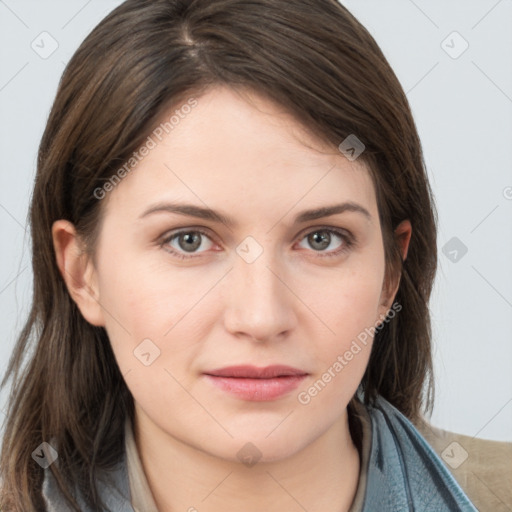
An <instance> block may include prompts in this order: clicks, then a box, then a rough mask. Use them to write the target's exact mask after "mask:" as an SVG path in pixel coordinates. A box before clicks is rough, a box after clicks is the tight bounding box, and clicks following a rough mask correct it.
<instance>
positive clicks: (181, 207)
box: [139, 201, 372, 226]
mask: <svg viewBox="0 0 512 512" xmlns="http://www.w3.org/2000/svg"><path fill="white" fill-rule="evenodd" d="M161 212H167V213H178V214H181V215H187V216H190V217H197V218H199V219H204V220H211V221H214V222H220V223H222V224H225V225H226V226H237V225H238V223H237V222H236V221H235V220H234V219H233V218H231V217H229V216H228V215H225V214H222V213H221V212H218V211H215V210H212V209H210V208H203V207H201V206H196V205H193V204H183V203H157V204H155V205H153V206H151V207H149V208H148V209H147V210H145V211H144V213H142V215H140V216H139V219H142V218H144V217H147V216H149V215H151V214H153V213H161ZM344 212H356V213H360V214H362V215H364V216H365V217H366V218H367V219H368V220H372V216H371V214H370V212H369V211H368V210H367V209H366V208H364V207H363V206H361V205H360V204H357V203H353V202H350V201H349V202H345V203H341V204H335V205H331V206H322V207H320V208H314V209H312V210H305V211H303V212H301V213H300V214H299V215H297V216H296V217H295V220H294V224H300V223H304V222H308V221H310V220H316V219H321V218H324V217H329V216H331V215H336V214H339V213H344Z"/></svg>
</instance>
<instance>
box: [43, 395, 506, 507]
mask: <svg viewBox="0 0 512 512" xmlns="http://www.w3.org/2000/svg"><path fill="white" fill-rule="evenodd" d="M357 414H358V415H359V416H360V418H361V422H362V429H363V446H362V451H361V453H360V457H361V466H360V468H361V469H360V477H359V483H358V488H357V491H356V495H355V497H354V501H353V504H352V507H351V509H350V512H377V511H378V512H401V511H412V510H414V511H415V512H445V511H446V512H448V511H449V512H454V511H459V512H478V511H477V509H476V508H475V507H474V506H473V505H472V504H471V502H470V500H469V498H468V497H467V496H466V494H465V493H464V492H463V491H462V489H461V487H460V486H459V484H458V483H457V481H456V480H455V478H454V477H453V476H452V474H451V473H450V471H449V470H448V469H447V466H446V465H445V464H444V463H443V462H442V460H441V458H440V457H439V456H438V455H437V454H436V452H435V451H434V449H433V448H432V447H431V446H429V444H427V441H426V440H425V439H424V437H423V436H422V435H421V434H420V432H419V430H418V429H417V428H416V427H414V425H413V424H412V423H411V422H410V421H409V420H408V419H407V418H406V417H405V416H404V415H403V414H402V413H400V412H399V411H398V410H397V409H396V408H395V407H393V406H392V405H391V404H390V403H389V402H387V401H386V400H385V399H384V398H382V397H378V399H377V400H376V402H375V404H374V405H373V406H369V407H366V406H363V404H362V403H361V402H358V403H357ZM125 444H126V452H125V456H124V457H123V459H122V460H121V461H120V462H119V464H118V466H117V467H116V468H115V469H114V470H113V471H111V472H108V473H107V472H103V473H101V474H100V475H98V481H99V482H100V483H99V486H100V489H99V492H100V495H101V496H102V497H103V499H104V500H105V503H106V504H107V505H108V506H109V507H110V508H111V510H112V511H115V512H154V511H156V512H158V510H157V508H156V505H155V503H154V501H153V497H152V495H151V491H150V489H149V486H148V483H147V480H146V477H145V475H144V472H143V468H142V464H141V461H140V458H139V456H138V452H137V448H136V445H135V441H134V437H133V431H132V426H131V423H130V422H129V421H128V420H127V423H126V437H125ZM504 444H507V443H504ZM57 463H58V460H57V461H56V462H55V464H57ZM43 497H44V500H45V503H46V505H47V511H48V512H68V511H69V510H70V509H69V508H68V507H67V506H66V504H65V502H64V499H63V498H62V497H61V496H60V492H59V490H58V488H57V486H56V482H55V480H54V478H53V475H52V473H51V471H50V469H46V470H45V478H44V481H43ZM79 502H80V504H81V508H82V510H83V511H84V512H98V511H92V510H91V509H90V508H87V507H86V506H85V505H84V502H83V500H81V498H80V497H79ZM132 503H133V505H132Z"/></svg>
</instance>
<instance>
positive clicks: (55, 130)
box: [0, 0, 437, 512]
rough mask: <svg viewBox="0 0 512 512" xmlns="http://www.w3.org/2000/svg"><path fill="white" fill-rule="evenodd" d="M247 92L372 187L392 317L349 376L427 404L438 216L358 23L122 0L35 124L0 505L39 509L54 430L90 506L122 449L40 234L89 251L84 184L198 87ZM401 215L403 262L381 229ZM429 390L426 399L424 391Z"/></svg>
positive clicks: (107, 374)
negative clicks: (28, 281)
mask: <svg viewBox="0 0 512 512" xmlns="http://www.w3.org/2000/svg"><path fill="white" fill-rule="evenodd" d="M215 85H228V86H230V87H233V88H240V89H244V88H246V89H248V90H254V91H257V92H258V93H260V94H263V95H265V96H266V97H268V98H269V99H271V100H274V101H275V102H277V103H278V104H280V105H282V106H283V107H284V108H285V109H287V111H289V112H290V113H291V114H292V115H294V116H295V117H296V119H297V120H299V121H300V122H301V123H302V124H303V125H304V127H306V128H307V129H308V130H309V131H310V132H311V133H314V134H316V135H318V136H319V137H321V138H322V139H323V140H324V141H326V142H327V143H329V144H332V145H333V147H337V146H338V145H339V144H340V142H341V141H343V140H344V139H345V138H346V137H347V136H348V135H350V134H356V136H357V137H358V138H359V139H360V140H361V141H362V142H363V143H364V144H365V146H366V150H365V151H364V153H363V154H362V155H361V156H360V159H361V160H362V161H363V162H365V163H366V164H367V166H368V168H369V170H370V172H371V174H372V178H373V180H374V185H375V188H376V193H377V200H378V207H379V213H380V220H381V225H382V231H383V241H384V248H385V257H386V272H387V275H388V277H389V276H392V275H395V276H396V275H400V276H401V279H400V287H399V290H398V293H397V295H396V297H395V300H396V301H398V302H399V303H400V305H401V306H402V310H401V311H400V313H399V314H397V315H396V316H395V318H393V319H392V320H390V321H389V322H386V323H385V324H383V328H382V329H381V330H379V331H378V332H377V333H376V335H375V340H374V346H373V350H372V353H371V357H370V361H369V365H368V367H367V370H366V373H365V375H364V377H363V380H362V382H361V389H363V390H364V395H365V402H366V403H371V402H372V400H373V399H374V398H375V396H376V395H382V396H383V397H384V398H386V399H387V400H388V401H389V402H391V403H392V404H393V405H394V406H396V407H397V408H398V409H399V410H400V411H402V412H403V413H404V414H405V415H406V416H408V417H409V418H410V419H412V420H413V421H416V420H417V419H418V418H419V417H420V414H421V410H422V408H423V409H424V410H425V411H427V410H430V409H431V403H432V397H433V385H432V378H431V373H432V362H431V328H430V317H429V310H428V300H429V297H430V293H431V288H432V283H433V279H434V276H435V271H436V263H437V259H436V258H437V250H436V215H435V207H434V204H433V199H432V194H431V190H430V186H429V183H428V180H427V176H426V172H425V165H424V161H423V156H422V149H421V145H420V141H419V138H418V134H417V131H416V127H415V124H414V121H413V117H412V114H411V111H410V108H409V104H408V101H407V98H406V96H405V94H404V92H403V90H402V88H401V86H400V83H399V82H398V79H397V78H396V76H395V74H394V73H393V71H392V69H391V67H390V66H389V64H388V62H387V61H386V59H385V57H384V55H383V54H382V52H381V50H380V49H379V47H378V45H377V44H376V42H375V41H374V39H373V38H372V36H371V35H370V34H369V33H368V32H367V30H366V29H365V28H364V27H363V26H362V25H361V24H360V23H359V22H358V21H357V20H356V19H355V18H354V17H353V16H352V15H351V14H350V13H349V12H348V11H347V9H345V8H344V7H343V6H341V5H339V4H338V3H337V2H336V1H335V0H296V1H294V2H289V1H287V0H151V1H149V0H128V1H126V2H124V3H123V4H121V5H120V6H119V7H118V8H116V9H115V10H114V11H112V12H111V13H110V14H109V15H108V16H107V17H106V18H105V19H104V20H103V21H102V22H101V23H100V24H99V25H98V26H97V27H96V28H95V29H94V30H93V31H92V33H91V34H90V35H89V36H88V37H87V38H86V39H85V41H84V42H83V43H82V45H81V46H80V48H79V49H78V50H77V51H76V53H75V54H74V56H73V58H72V59H71V61H70V62H69V64H68V65H67V67H66V70H65V71H64V74H63V76H62V79H61V81H60V84H59V88H58V91H57V95H56V99H55V102H54V104H53V108H52V110H51V114H50V117H49V119H48V123H47V126H46V130H45V132H44V135H43V138H42V141H41V145H40V149H39V156H38V164H37V177H36V182H35V187H34V192H33V198H32V203H31V209H30V220H31V233H32V263H33V273H34V289H33V304H32V309H31V312H30V316H29V318H28V320H27V322H26V325H25V327H24V329H23V331H22V332H21V335H20V337H19V339H18V341H17V345H16V347H15V350H14V352H13V355H12V357H11V360H10V362H9V366H8V370H7V373H6V375H5V377H4V379H3V382H2V386H5V385H6V383H7V382H8V380H9V379H12V381H13V383H12V389H11V396H10V403H9V410H8V419H7V422H6V426H5V434H4V439H3V448H2V454H1V460H0V470H1V473H2V477H3V481H4V492H3V494H2V498H1V501H0V506H3V510H5V511H10V510H20V511H21V510H22V511H24V512H27V511H30V510H42V509H44V506H43V505H42V503H41V482H42V479H43V475H44V472H43V471H42V470H41V468H40V467H39V466H38V465H37V464H36V463H35V462H34V461H33V460H32V458H31V452H32V451H33V450H34V449H35V448H36V447H37V446H38V445H39V444H40V443H41V442H43V441H48V440H50V439H55V440H56V442H57V445H58V453H59V464H58V465H56V464H53V465H52V466H51V467H50V469H51V471H52V473H53V474H54V476H55V478H56V479H57V481H58V483H59V486H60V487H61V490H62V492H63V493H64V494H65V495H66V496H67V498H68V499H69V500H70V503H73V508H74V510H79V509H78V506H77V504H76V503H74V501H73V497H72V492H73V489H74V488H75V485H78V486H79V487H80V489H82V490H83V491H84V495H85V496H87V497H88V500H89V502H90V505H91V506H92V507H93V509H94V510H100V509H103V508H102V507H103V504H102V503H101V502H100V500H99V497H98V494H97V491H96V488H95V483H94V475H95V472H96V471H97V470H98V469H101V468H104V469H108V468H111V467H112V466H113V465H114V464H115V463H116V462H117V461H118V460H119V459H120V457H121V456H122V454H123V451H124V420H125V418H126V417H127V415H129V417H131V418H133V411H134V409H133V399H132V397H131V394H130V392H129V391H128V388H127V387H126V385H125V383H124V380H123V377H122V375H121V373H120V371H119V368H118V366H117V363H116V361H115V359H114V356H113V353H112V350H111V347H110V342H109V339H108V337H107V335H106V332H105V330H104V329H103V328H99V327H94V326H92V325H90V324H89V323H87V322H86V321H85V320H84V318H83V317H82V315H81V314H80V312H79V310H78V308H77V306H76V305H75V303H74V302H73V300H72V299H71V297H70V295H69V293H68V291H67V288H66V285H65V283H64V280H63V279H62V277H61V275H60V273H59V270H58V268H57V265H56V259H55V251H54V247H53V243H52V236H51V228H52V224H53V223H54V221H56V220H58V219H67V220H69V221H70V222H72V223H73V224H74V225H75V227H76V229H77V232H78V233H79V235H80V236H82V237H83V239H84V240H85V241H86V243H87V247H88V250H89V251H90V252H91V254H93V252H94V251H93V249H94V240H95V236H96V235H97V232H98V229H99V228H98V226H99V225H100V223H99V219H101V215H102V207H101V205H102V201H98V200H97V199H96V197H95V195H94V190H96V189H97V188H98V187H101V186H102V185H103V184H104V183H105V182H106V181H108V180H109V178H111V176H112V175H113V174H115V172H116V170H118V169H119V167H120V166H121V165H123V163H124V162H126V161H127V160H128V159H129V158H130V156H131V155H132V153H133V152H134V151H135V150H136V149H137V148H139V147H140V145H141V144H142V143H143V141H144V140H145V138H146V137H147V135H148V133H149V130H151V129H152V128H154V126H155V123H156V121H157V120H158V119H159V117H160V116H161V115H162V112H164V111H165V110H166V109H167V108H169V106H170V105H175V104H178V101H179V100H181V99H182V98H184V97H187V95H189V96H190V95H194V96H195V97H199V98H200V96H201V94H202V93H203V92H204V91H205V90H206V89H207V88H209V87H211V86H215ZM404 219H409V220H410V222H411V224H412V238H411V241H410V245H409V251H408V256H407V259H406V260H405V261H402V259H401V256H400V252H399V250H398V246H397V243H396V240H395V238H394V236H393V230H394V228H396V226H397V225H398V224H399V223H400V222H401V221H402V220H404ZM425 392H426V394H425Z"/></svg>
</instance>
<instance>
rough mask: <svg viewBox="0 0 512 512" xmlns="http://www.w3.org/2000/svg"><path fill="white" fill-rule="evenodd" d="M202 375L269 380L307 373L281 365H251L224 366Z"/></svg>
mask: <svg viewBox="0 0 512 512" xmlns="http://www.w3.org/2000/svg"><path fill="white" fill-rule="evenodd" d="M204 373H205V374H206V375H213V376H215V377H238V378H244V377H245V378H253V379H271V378H274V377H282V376H289V375H307V372H305V371H303V370H299V369H297V368H293V367H292V366H286V365H281V364H276V365H272V366H266V367H264V368H258V367H256V366H252V365H240V366H226V367H225V368H220V369H218V370H212V371H208V372H204Z"/></svg>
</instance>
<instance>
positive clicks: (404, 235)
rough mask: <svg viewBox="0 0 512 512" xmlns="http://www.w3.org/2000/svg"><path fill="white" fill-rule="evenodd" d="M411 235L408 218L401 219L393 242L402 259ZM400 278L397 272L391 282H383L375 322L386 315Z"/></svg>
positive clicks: (405, 254)
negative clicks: (377, 315) (396, 245)
mask: <svg viewBox="0 0 512 512" xmlns="http://www.w3.org/2000/svg"><path fill="white" fill-rule="evenodd" d="M411 235H412V227H411V223H410V221H409V220H403V221H402V222H401V223H400V224H399V225H398V226H397V227H396V229H395V231H394V237H395V242H396V243H397V244H398V247H399V249H400V254H401V256H402V261H405V260H406V258H407V253H408V250H409V242H410V241H411ZM400 278H401V275H400V274H399V275H397V276H396V277H395V278H394V279H393V282H391V283H389V282H388V283H384V286H383V289H382V294H381V303H380V307H379V315H380V318H379V320H378V321H377V322H379V321H381V320H382V318H384V317H385V316H386V314H387V313H388V311H389V309H390V308H391V306H392V304H393V301H394V299H395V296H396V294H397V292H398V288H399V286H400Z"/></svg>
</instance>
